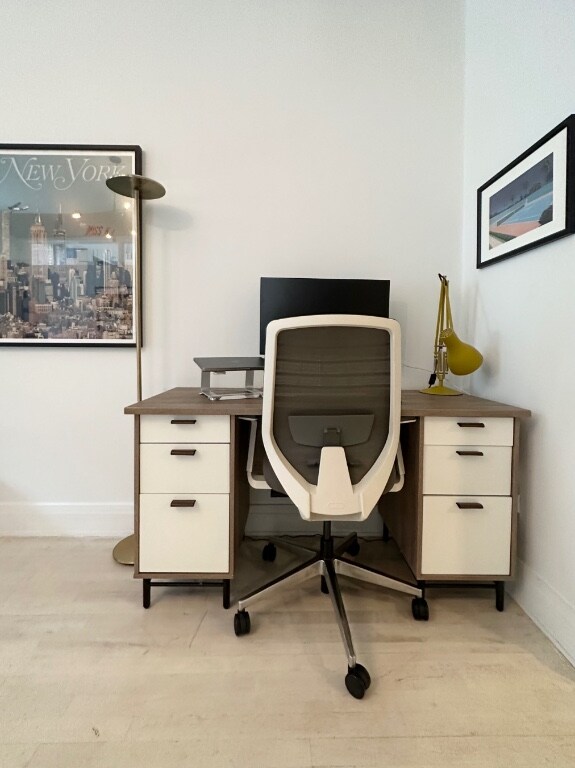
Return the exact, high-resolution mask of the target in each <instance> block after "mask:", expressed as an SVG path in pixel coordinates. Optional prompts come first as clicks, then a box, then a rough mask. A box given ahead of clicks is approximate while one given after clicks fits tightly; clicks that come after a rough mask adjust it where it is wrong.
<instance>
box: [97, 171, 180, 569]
mask: <svg viewBox="0 0 575 768" xmlns="http://www.w3.org/2000/svg"><path fill="white" fill-rule="evenodd" d="M106 186H107V187H109V188H110V189H111V190H112V191H113V192H116V193H117V194H119V195H124V197H131V198H132V199H133V200H134V227H135V234H134V238H135V242H136V248H135V252H134V255H133V257H134V274H133V278H132V281H133V287H132V313H133V315H134V318H135V333H136V394H137V400H138V402H140V400H141V399H142V315H143V303H142V282H143V281H142V274H143V269H142V244H141V237H140V235H141V227H140V205H141V201H142V200H156V199H157V198H159V197H163V196H164V195H165V194H166V190H165V189H164V187H163V186H162V185H161V184H160V183H159V182H157V181H154V180H153V179H148V178H146V177H145V176H139V175H137V174H131V175H130V176H113V177H112V178H111V179H106ZM134 288H135V290H134ZM134 296H137V298H138V306H136V305H135V304H134ZM135 554H136V537H135V535H134V534H133V533H132V534H130V535H129V536H126V538H125V539H122V540H121V541H119V542H118V543H117V544H116V546H115V547H114V550H113V552H112V556H113V558H114V560H115V561H116V562H117V563H120V564H121V565H134V560H135Z"/></svg>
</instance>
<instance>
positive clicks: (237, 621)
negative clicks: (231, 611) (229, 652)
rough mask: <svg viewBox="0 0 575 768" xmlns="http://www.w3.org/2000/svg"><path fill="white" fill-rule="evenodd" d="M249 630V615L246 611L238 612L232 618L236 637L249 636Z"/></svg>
mask: <svg viewBox="0 0 575 768" xmlns="http://www.w3.org/2000/svg"><path fill="white" fill-rule="evenodd" d="M250 629H251V622H250V615H249V613H248V612H247V611H245V610H244V611H238V612H237V613H236V615H235V616H234V632H235V633H236V636H237V637H241V636H242V635H249V632H250Z"/></svg>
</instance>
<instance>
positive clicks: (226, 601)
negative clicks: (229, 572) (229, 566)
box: [222, 579, 230, 608]
mask: <svg viewBox="0 0 575 768" xmlns="http://www.w3.org/2000/svg"><path fill="white" fill-rule="evenodd" d="M222 604H223V606H224V608H229V607H230V579H224V580H223V582H222Z"/></svg>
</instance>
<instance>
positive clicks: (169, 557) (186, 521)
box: [139, 493, 230, 573]
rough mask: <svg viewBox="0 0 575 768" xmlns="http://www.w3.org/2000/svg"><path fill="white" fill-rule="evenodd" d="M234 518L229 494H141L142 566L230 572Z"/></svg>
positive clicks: (155, 569) (150, 569)
mask: <svg viewBox="0 0 575 768" xmlns="http://www.w3.org/2000/svg"><path fill="white" fill-rule="evenodd" d="M192 502H193V503H192ZM229 520H230V512H229V496H228V495H227V494H199V493H196V494H187V495H185V494H156V493H154V494H144V495H141V496H140V550H139V559H140V562H139V568H140V571H142V572H143V573H178V572H179V573H194V572H195V573H226V572H227V571H228V569H229Z"/></svg>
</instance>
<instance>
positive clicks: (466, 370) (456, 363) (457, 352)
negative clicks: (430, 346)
mask: <svg viewBox="0 0 575 768" xmlns="http://www.w3.org/2000/svg"><path fill="white" fill-rule="evenodd" d="M439 338H440V341H441V342H443V344H445V347H446V349H447V365H448V367H449V370H450V371H451V372H452V373H454V374H455V375H456V376H467V375H468V374H470V373H473V371H476V370H477V369H478V368H479V366H480V365H481V363H482V362H483V355H482V354H481V352H479V351H478V350H477V349H475V347H472V346H471V344H466V343H465V342H464V341H461V339H460V338H459V337H458V336H457V334H456V333H455V331H454V330H453V328H445V329H444V330H443V331H442V332H441V334H440V337H439Z"/></svg>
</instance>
